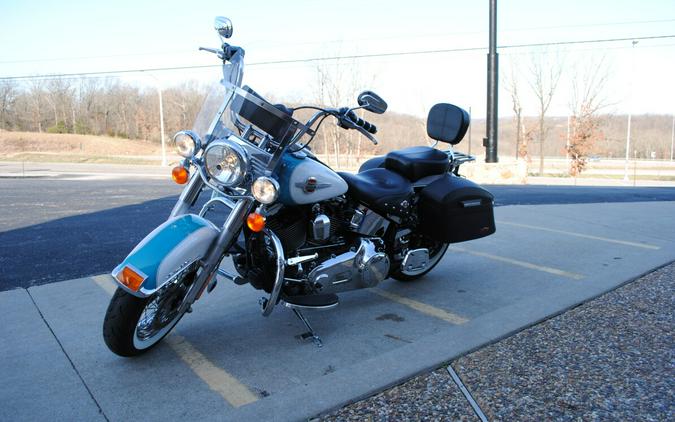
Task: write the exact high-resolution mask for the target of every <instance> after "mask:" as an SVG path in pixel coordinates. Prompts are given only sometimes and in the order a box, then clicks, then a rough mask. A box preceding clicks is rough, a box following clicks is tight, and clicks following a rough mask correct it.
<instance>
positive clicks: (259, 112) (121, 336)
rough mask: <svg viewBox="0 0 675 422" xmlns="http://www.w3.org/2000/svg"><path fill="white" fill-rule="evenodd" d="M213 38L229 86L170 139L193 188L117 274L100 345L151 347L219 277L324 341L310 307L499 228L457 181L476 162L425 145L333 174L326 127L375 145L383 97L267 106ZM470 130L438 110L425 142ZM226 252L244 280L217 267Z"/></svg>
mask: <svg viewBox="0 0 675 422" xmlns="http://www.w3.org/2000/svg"><path fill="white" fill-rule="evenodd" d="M216 30H217V31H218V33H219V34H220V36H221V39H222V41H223V45H222V47H221V48H220V49H208V48H203V50H206V51H209V52H211V53H214V54H215V55H217V56H218V58H219V59H221V60H222V62H223V79H222V81H221V84H220V85H219V86H220V88H219V89H218V90H214V91H213V92H212V93H211V94H210V95H209V97H208V98H207V100H206V103H205V105H204V107H203V109H202V111H201V112H200V114H199V115H198V118H197V123H196V124H195V127H194V130H192V131H182V132H179V133H177V134H176V136H175V137H174V143H175V146H176V148H177V151H178V153H179V154H180V155H181V156H182V157H184V158H185V159H184V161H183V162H182V165H180V166H178V167H176V168H174V169H173V178H174V180H175V181H176V182H178V183H186V186H185V189H184V190H183V192H182V193H181V195H180V197H179V199H178V201H177V203H176V205H175V206H174V208H173V210H172V211H171V215H170V217H169V219H168V220H167V221H166V222H165V223H164V224H162V225H160V226H159V227H157V228H156V229H155V230H154V231H152V233H150V234H149V235H147V236H146V237H145V238H144V239H143V240H142V241H141V242H140V243H139V244H138V245H137V246H136V247H135V248H134V249H133V250H132V251H131V253H129V255H128V256H127V257H126V258H125V259H124V261H122V263H120V264H119V265H118V266H117V267H116V268H115V269H114V270H113V272H112V275H113V277H114V278H115V279H116V281H117V282H118V284H119V287H118V289H117V291H116V293H115V294H114V296H113V298H112V299H111V301H110V305H109V307H108V310H107V313H106V316H105V321H104V323H103V337H104V340H105V343H106V344H107V345H108V347H109V348H110V350H112V351H113V352H114V353H116V354H118V355H121V356H134V355H139V354H141V353H143V352H146V351H147V350H149V349H150V348H152V347H153V346H155V345H156V344H157V343H158V342H159V341H160V340H161V339H162V338H163V337H164V336H166V335H167V334H168V333H169V332H170V331H171V329H172V328H173V327H174V326H175V325H176V324H177V323H178V321H180V319H181V318H182V317H183V316H184V315H185V314H186V313H188V312H191V309H192V308H191V305H192V304H193V303H194V302H195V301H196V300H198V299H199V298H200V297H201V296H202V293H203V292H204V291H205V290H206V291H208V292H210V291H211V290H212V289H213V288H214V287H215V286H216V284H217V282H218V279H219V278H220V280H221V281H222V280H229V281H232V282H234V283H236V284H239V285H243V284H250V285H251V286H253V287H254V288H255V289H258V290H261V291H263V292H264V297H263V298H262V299H261V300H260V306H261V312H262V315H263V316H268V315H270V314H271V312H272V311H273V309H274V308H275V307H276V306H277V305H280V304H283V305H285V306H287V307H289V308H291V309H292V310H293V311H294V312H295V314H296V315H297V316H298V317H299V318H300V320H301V321H302V322H303V323H304V324H305V326H306V327H307V329H308V332H307V333H306V334H305V335H304V337H305V338H311V339H313V340H314V342H315V343H316V344H317V345H319V346H320V345H321V341H320V339H319V337H318V336H317V335H316V334H315V333H314V331H313V330H312V328H311V327H310V325H309V323H308V321H307V319H306V318H305V317H304V315H303V314H302V310H304V309H327V308H331V307H334V306H336V305H338V302H339V300H338V296H337V294H338V293H342V292H346V291H349V290H355V289H364V288H369V287H373V286H376V285H377V284H378V283H380V282H382V281H384V280H385V279H387V278H393V279H395V280H400V281H411V280H416V279H419V278H420V277H422V276H423V275H424V274H426V273H428V272H429V271H431V270H432V269H433V268H434V266H436V265H437V264H438V262H439V261H440V260H441V258H442V257H443V255H444V254H445V252H446V249H447V248H448V244H450V243H454V242H462V241H466V240H470V239H476V238H479V237H483V236H487V235H489V234H492V233H494V231H495V224H494V216H493V197H492V195H491V194H490V193H489V192H487V191H486V190H485V189H483V188H481V187H479V186H477V185H476V184H474V183H472V182H470V181H468V180H467V179H465V178H462V177H459V174H458V169H459V166H460V165H461V164H462V163H464V162H466V161H471V160H472V159H473V157H470V156H466V155H463V154H458V153H453V152H452V150H451V149H448V150H445V151H442V150H439V149H436V148H433V147H429V146H418V147H412V148H407V149H403V150H398V151H392V152H390V153H388V154H387V155H386V156H382V157H376V158H373V159H371V160H369V161H367V162H366V163H364V165H363V166H362V167H361V169H360V170H359V172H358V173H356V174H352V173H336V172H334V171H333V170H331V169H330V168H329V167H328V166H326V165H325V164H323V163H322V162H321V161H320V160H319V159H318V158H317V157H316V156H315V155H314V154H313V153H312V151H311V149H310V143H311V142H312V139H313V138H314V135H315V134H316V131H317V129H318V127H319V125H321V123H322V122H323V121H324V119H325V118H326V117H329V116H330V117H333V118H335V119H336V121H337V124H338V125H339V126H340V127H342V128H344V129H345V130H356V131H358V132H360V133H361V134H363V135H364V136H365V137H367V138H368V139H369V140H371V141H372V142H373V143H377V141H376V139H375V137H374V134H375V133H376V131H377V130H376V128H375V126H374V125H373V124H371V123H368V122H366V121H364V120H362V119H360V118H358V117H357V115H356V113H355V112H354V110H357V109H364V110H366V111H369V112H372V113H378V114H380V113H384V112H385V110H386V108H387V104H386V102H385V101H384V100H382V99H381V98H380V97H379V96H378V95H376V94H375V93H373V92H371V91H366V92H363V93H361V94H360V95H359V96H358V106H356V107H351V108H350V107H344V108H339V109H332V108H321V107H314V106H305V107H298V108H296V109H290V108H288V107H285V106H283V105H281V104H277V105H273V104H270V103H269V102H267V101H266V100H265V99H264V98H262V97H261V96H260V95H258V94H257V93H256V92H255V91H253V90H252V89H251V88H249V87H247V86H242V85H241V82H242V76H243V65H244V50H243V49H242V48H240V47H235V46H232V45H229V44H228V43H227V42H225V40H226V39H228V38H229V37H230V36H231V35H232V24H231V22H230V21H229V20H228V19H227V18H222V17H219V18H216ZM299 108H304V109H314V110H316V113H315V114H314V115H313V116H312V117H311V118H310V119H309V120H308V121H307V122H306V123H302V122H300V121H298V120H296V119H295V118H294V117H293V113H294V111H295V110H298V109H299ZM468 125H469V115H468V114H467V113H466V111H464V110H462V109H461V108H459V107H456V106H454V105H451V104H436V105H435V106H433V107H432V108H431V110H430V112H429V116H428V120H427V133H428V135H429V137H430V138H432V139H434V140H436V141H437V142H438V141H440V142H445V143H448V144H450V145H453V144H456V143H458V142H459V141H460V140H461V139H462V137H463V136H464V134H465V133H466V130H467V128H468ZM203 194H207V195H208V194H210V197H207V198H206V199H207V200H206V201H205V200H204V199H205V198H201V199H200V195H202V196H203ZM219 207H220V208H223V209H224V210H226V211H227V214H226V217H224V219H225V222H224V223H223V224H222V225H221V226H218V225H216V224H214V223H213V222H212V219H213V218H212V216H213V213H212V211H213V210H214V208H219ZM197 209H199V212H198V213H194V211H193V210H197ZM207 213H211V215H209V217H211V219H207V218H206V216H207ZM225 257H229V259H231V260H232V263H233V266H234V268H235V270H236V273H233V272H228V271H225V270H224V269H222V268H220V266H221V263H222V261H223V259H224V258H225Z"/></svg>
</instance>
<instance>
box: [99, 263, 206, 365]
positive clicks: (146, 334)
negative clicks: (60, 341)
mask: <svg viewBox="0 0 675 422" xmlns="http://www.w3.org/2000/svg"><path fill="white" fill-rule="evenodd" d="M193 280H194V272H192V273H190V274H187V275H186V276H185V277H181V279H180V280H177V281H174V282H172V283H168V284H167V285H165V286H163V287H162V288H161V289H160V290H158V291H157V292H156V293H155V294H153V295H152V296H150V297H146V298H139V297H136V296H134V295H132V294H130V293H128V292H126V291H125V290H123V289H121V288H118V289H117V291H116V292H115V294H114V295H113V297H112V299H111V300H110V304H109V305H108V310H107V312H106V314H105V319H104V321H103V340H104V341H105V344H106V345H107V346H108V348H109V349H110V350H111V351H112V352H113V353H115V354H118V355H120V356H125V357H130V356H137V355H140V354H142V353H145V352H147V351H148V350H150V349H151V348H152V347H154V346H155V345H156V344H157V343H159V341H160V340H162V339H163V338H164V337H165V336H166V335H167V334H169V332H170V331H171V329H172V328H173V327H174V326H175V325H176V324H177V323H178V321H180V319H181V318H182V317H183V315H184V314H185V312H186V311H187V309H188V307H185V306H181V305H183V301H184V299H185V296H187V293H188V291H189V289H190V286H191V285H192V281H193Z"/></svg>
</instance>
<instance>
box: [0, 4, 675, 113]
mask: <svg viewBox="0 0 675 422" xmlns="http://www.w3.org/2000/svg"><path fill="white" fill-rule="evenodd" d="M338 4H339V6H338ZM215 15H225V16H228V17H230V18H231V19H232V20H233V22H234V28H235V29H234V37H233V38H232V43H233V44H237V45H242V46H244V47H245V48H246V50H247V62H248V63H255V62H263V61H270V60H283V59H292V58H303V57H317V56H319V57H325V56H334V55H345V54H367V53H381V52H397V51H414V50H430V49H448V48H462V47H481V46H487V27H488V1H487V0H484V1H466V0H464V1H454V0H445V1H433V0H417V1H392V0H389V1H363V0H361V1H351V0H343V1H341V2H339V3H337V2H321V1H309V0H304V1H302V0H298V1H293V0H288V1H285V2H280V1H222V0H220V1H193V2H185V1H163V2H147V1H141V0H137V1H126V0H124V1H114V2H113V1H111V2H89V1H87V2H85V1H69V2H64V1H16V0H2V2H1V3H0V16H1V17H0V22H1V23H2V25H0V77H2V76H15V75H31V74H51V73H75V72H89V71H107V70H116V69H135V68H156V67H166V66H183V65H193V64H194V65H202V64H212V63H215V61H214V58H213V57H212V56H210V55H208V54H206V53H198V52H196V47H198V46H200V45H203V46H217V45H218V39H217V37H216V36H215V34H214V32H213V29H212V21H213V17H214V16H215ZM652 35H675V1H673V0H670V1H661V0H652V1H648V2H646V1H605V0H600V1H598V0H596V1H578V0H570V1H564V2H563V1H561V2H552V1H541V0H540V1H530V0H510V1H504V0H502V1H500V2H499V39H498V42H499V44H500V45H512V44H522V43H536V42H554V41H569V40H585V39H600V38H615V37H617V38H618V37H621V38H623V37H640V36H652ZM549 50H551V51H553V50H554V49H549ZM531 51H532V49H517V50H516V49H508V50H507V49H504V50H501V51H500V60H501V62H500V65H501V69H502V73H505V72H507V71H509V69H510V68H511V63H512V62H517V63H519V64H520V66H521V67H524V68H526V67H527V63H528V61H529V57H530V54H531ZM558 52H559V53H561V55H562V56H564V57H565V66H566V70H568V69H573V68H575V66H577V64H578V63H584V62H589V61H592V60H594V59H596V58H598V57H600V56H604V58H605V63H606V66H608V70H609V73H610V77H611V80H610V86H609V89H608V93H609V96H610V97H611V98H610V100H611V101H610V102H612V103H614V105H613V106H612V107H613V110H611V111H618V112H623V111H626V110H627V109H628V108H629V107H630V108H632V109H633V110H634V111H635V112H653V113H672V112H673V111H675V101H673V98H674V97H675V82H674V79H675V78H673V77H672V74H673V70H674V69H675V39H666V40H660V41H651V40H650V41H641V42H640V43H639V44H638V45H637V46H636V48H635V51H634V52H633V53H634V61H632V60H633V58H632V56H631V48H630V42H624V43H616V44H596V45H584V46H575V47H561V48H559V49H558ZM485 54H486V51H474V52H466V53H444V54H435V55H424V56H406V57H397V58H377V59H363V60H356V61H351V62H349V63H348V67H349V69H353V72H354V73H356V74H357V77H358V78H359V80H360V81H361V82H362V84H367V85H368V86H371V87H372V88H374V89H375V90H376V91H378V92H380V93H381V94H382V95H383V96H384V97H385V98H387V99H388V100H389V102H390V106H391V109H392V110H398V111H403V112H409V113H414V114H420V115H421V114H424V112H425V110H426V109H428V107H429V106H430V105H432V104H433V103H434V102H439V101H446V102H454V103H457V104H460V105H462V106H464V107H469V106H471V107H472V111H473V114H474V116H477V117H480V116H482V115H484V109H485ZM631 63H635V66H634V69H633V71H632V72H633V75H634V77H633V78H631ZM316 66H317V65H316V63H309V64H294V65H268V66H250V67H248V68H247V73H246V81H247V82H248V83H249V84H251V85H252V86H253V87H254V88H256V89H257V90H259V91H261V92H265V93H275V94H276V95H277V96H278V97H280V98H289V99H302V98H311V96H312V92H313V90H312V88H311V85H312V84H313V83H314V79H315V76H314V75H315V72H316ZM568 73H571V70H570V72H568ZM156 76H157V77H158V78H160V80H161V81H162V83H163V84H166V85H170V84H172V83H176V82H178V81H180V80H182V79H185V78H188V79H200V80H205V79H207V78H213V79H215V78H217V73H214V71H213V70H207V71H181V72H163V73H157V74H156ZM125 79H127V80H135V81H138V82H139V83H148V84H150V83H154V82H153V81H152V79H150V78H148V77H143V76H138V75H135V76H126V77H125ZM630 80H633V81H634V83H633V84H632V92H633V94H632V101H628V100H627V99H628V98H629V91H630V90H629V88H628V87H629V86H630V83H629V81H630ZM523 89H524V90H526V87H524V88H523ZM568 91H569V87H568V84H567V82H564V81H563V82H562V83H561V86H560V88H559V91H558V94H557V96H556V98H555V100H554V105H553V106H552V113H553V114H559V115H564V114H566V112H567V108H568V102H569V92H568ZM533 107H534V106H533V104H532V98H526V113H527V114H534V113H535V110H534V108H533ZM510 109H511V107H510V103H509V99H508V96H507V93H506V92H505V91H504V90H502V91H501V92H500V112H501V113H502V114H503V115H508V114H510Z"/></svg>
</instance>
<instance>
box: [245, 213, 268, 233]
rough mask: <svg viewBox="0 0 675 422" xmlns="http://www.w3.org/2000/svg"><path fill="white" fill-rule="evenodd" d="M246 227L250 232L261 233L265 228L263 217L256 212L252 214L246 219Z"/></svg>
mask: <svg viewBox="0 0 675 422" xmlns="http://www.w3.org/2000/svg"><path fill="white" fill-rule="evenodd" d="M246 225H247V226H248V228H249V229H251V231H252V232H256V233H258V232H261V231H262V229H264V228H265V217H263V216H262V215H260V214H258V213H257V212H252V213H250V214H249V215H248V217H247V218H246Z"/></svg>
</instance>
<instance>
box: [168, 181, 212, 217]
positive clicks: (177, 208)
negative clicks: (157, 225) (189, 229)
mask: <svg viewBox="0 0 675 422" xmlns="http://www.w3.org/2000/svg"><path fill="white" fill-rule="evenodd" d="M203 187H204V180H202V178H201V176H200V175H199V172H194V173H192V176H191V177H190V180H189V181H188V184H187V186H186V187H185V189H183V192H181V193H180V196H179V197H178V201H176V205H174V206H173V209H172V210H171V214H170V215H169V218H173V217H177V216H179V215H184V214H187V213H188V210H189V209H190V207H191V206H192V204H194V202H195V201H196V200H197V197H198V196H199V192H201V190H202V188H203Z"/></svg>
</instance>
